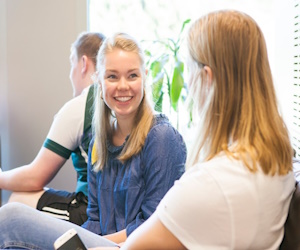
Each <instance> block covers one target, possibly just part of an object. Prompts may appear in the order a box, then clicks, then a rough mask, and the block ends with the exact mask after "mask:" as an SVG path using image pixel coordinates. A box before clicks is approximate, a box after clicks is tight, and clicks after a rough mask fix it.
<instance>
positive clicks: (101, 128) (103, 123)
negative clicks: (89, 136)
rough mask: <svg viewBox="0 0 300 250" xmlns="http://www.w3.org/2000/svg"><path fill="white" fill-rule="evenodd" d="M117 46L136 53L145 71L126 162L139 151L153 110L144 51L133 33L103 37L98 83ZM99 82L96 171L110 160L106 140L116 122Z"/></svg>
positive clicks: (95, 123) (123, 157) (125, 150)
mask: <svg viewBox="0 0 300 250" xmlns="http://www.w3.org/2000/svg"><path fill="white" fill-rule="evenodd" d="M115 49H121V50H124V51H126V52H132V53H136V54H137V55H138V57H139V60H140V70H141V74H142V82H143V88H144V91H143V93H144V96H143V98H142V101H141V103H140V106H139V108H138V111H137V115H136V116H135V121H134V125H133V129H132V131H131V133H130V135H129V138H128V140H127V141H126V143H125V146H124V148H123V150H122V152H121V153H120V155H119V157H118V159H119V160H120V161H122V162H126V161H127V160H128V159H130V158H131V157H132V156H134V155H136V154H138V153H139V152H140V151H141V149H142V147H143V146H144V143H145V139H146V137H147V134H148V132H149V130H150V128H151V126H152V124H153V119H154V111H153V108H152V105H151V103H150V101H149V100H148V98H147V94H146V67H145V62H144V51H143V49H142V47H141V46H140V44H139V43H138V42H137V41H136V40H135V39H134V38H133V37H131V36H130V35H128V34H126V33H116V34H115V35H113V36H112V37H108V38H106V39H105V40H104V42H103V44H102V46H101V48H100V50H99V52H98V55H97V77H98V81H99V84H101V82H102V81H104V70H105V58H106V55H107V54H108V53H110V52H112V51H113V50H115ZM99 84H95V88H96V91H95V95H96V96H95V102H94V116H93V122H92V124H93V132H94V138H95V142H94V144H95V145H96V153H97V156H98V157H97V162H96V163H95V165H94V170H95V171H99V170H101V169H103V167H104V165H105V163H106V161H107V159H108V151H107V147H106V145H107V140H111V139H112V134H113V122H114V120H115V119H116V118H115V116H114V114H113V112H112V111H111V109H110V108H109V107H108V106H107V105H106V104H105V102H104V100H103V99H102V98H101V97H102V90H101V87H99Z"/></svg>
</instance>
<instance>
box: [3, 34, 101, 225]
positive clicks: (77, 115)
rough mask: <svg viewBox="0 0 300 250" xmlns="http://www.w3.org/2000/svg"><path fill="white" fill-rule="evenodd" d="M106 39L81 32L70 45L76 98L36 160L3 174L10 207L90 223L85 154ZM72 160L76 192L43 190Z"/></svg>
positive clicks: (57, 120)
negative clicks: (12, 204)
mask: <svg viewBox="0 0 300 250" xmlns="http://www.w3.org/2000/svg"><path fill="white" fill-rule="evenodd" d="M104 39H105V37H104V35H103V34H101V33H96V32H95V33H94V32H83V33H81V34H79V36H78V37H77V39H76V41H75V42H74V43H73V44H72V45H71V55H70V62H71V70H70V80H71V82H72V88H73V96H74V98H73V99H71V100H70V101H68V102H67V103H66V104H65V105H64V106H63V107H62V108H61V109H60V111H59V112H58V113H57V114H56V116H55V117H54V121H53V123H52V125H51V128H50V131H49V133H48V135H47V138H46V140H45V142H44V145H43V146H42V148H41V149H40V152H39V153H38V155H37V156H36V158H35V159H34V160H33V161H32V162H31V163H30V164H28V165H24V166H22V167H18V168H15V169H12V170H9V171H3V172H0V189H6V190H11V191H14V192H13V193H12V195H11V197H10V199H9V202H14V201H17V202H21V203H24V204H26V205H29V206H31V207H33V208H37V209H38V210H41V211H43V212H45V213H48V214H51V215H52V216H55V217H57V218H61V219H64V220H67V221H71V222H73V223H76V224H78V225H81V224H82V223H83V222H85V221H86V219H87V216H86V207H87V195H88V191H87V154H88V146H89V143H90V140H91V138H92V135H91V121H92V109H91V108H92V105H93V99H94V94H93V91H94V88H93V87H90V86H91V85H92V83H93V81H92V76H93V74H94V73H95V70H96V56H97V53H98V50H99V48H100V46H101V44H102V42H103V40H104ZM70 155H71V156H72V162H73V165H74V168H75V170H76V172H77V186H76V191H75V192H73V193H70V192H67V191H62V190H55V189H51V188H50V189H48V188H45V186H46V185H47V184H48V183H49V182H50V181H51V180H52V179H53V178H54V177H55V175H56V174H57V173H58V171H59V170H60V168H61V167H63V166H64V164H65V162H66V161H67V159H68V158H69V157H70Z"/></svg>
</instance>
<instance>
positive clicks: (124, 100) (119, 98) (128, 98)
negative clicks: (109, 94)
mask: <svg viewBox="0 0 300 250" xmlns="http://www.w3.org/2000/svg"><path fill="white" fill-rule="evenodd" d="M130 99H131V97H128V96H122V97H116V100H117V101H119V102H127V101H129V100H130Z"/></svg>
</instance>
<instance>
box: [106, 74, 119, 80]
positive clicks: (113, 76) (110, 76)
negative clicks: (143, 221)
mask: <svg viewBox="0 0 300 250" xmlns="http://www.w3.org/2000/svg"><path fill="white" fill-rule="evenodd" d="M106 78H108V79H116V78H117V77H116V76H115V75H108V76H107V77H106Z"/></svg>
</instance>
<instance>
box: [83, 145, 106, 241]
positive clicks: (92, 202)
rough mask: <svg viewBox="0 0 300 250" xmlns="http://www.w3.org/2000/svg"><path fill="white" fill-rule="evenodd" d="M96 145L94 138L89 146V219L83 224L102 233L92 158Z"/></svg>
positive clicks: (84, 226) (92, 230)
mask: <svg viewBox="0 0 300 250" xmlns="http://www.w3.org/2000/svg"><path fill="white" fill-rule="evenodd" d="M93 145H94V140H92V141H91V143H90V147H89V156H88V175H87V181H88V184H89V185H88V186H89V189H88V200H89V202H88V207H87V210H86V211H87V217H88V219H87V221H86V222H85V223H84V224H83V225H82V227H83V228H85V229H87V230H89V231H91V232H93V233H95V234H99V235H101V229H100V223H99V221H100V220H99V207H98V197H97V179H96V178H97V173H96V172H95V171H93V165H92V163H91V162H92V160H91V158H92V157H91V155H92V148H93Z"/></svg>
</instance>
